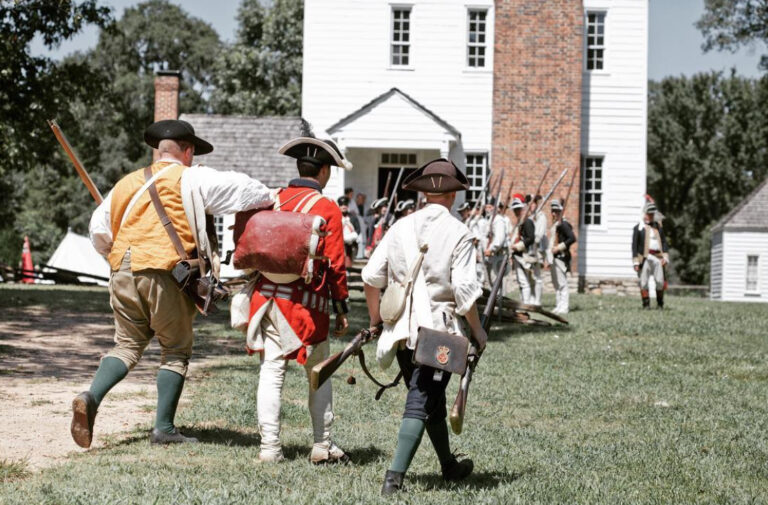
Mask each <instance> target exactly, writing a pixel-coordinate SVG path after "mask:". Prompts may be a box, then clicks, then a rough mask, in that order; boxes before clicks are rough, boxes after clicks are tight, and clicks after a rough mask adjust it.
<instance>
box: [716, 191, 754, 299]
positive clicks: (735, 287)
mask: <svg viewBox="0 0 768 505" xmlns="http://www.w3.org/2000/svg"><path fill="white" fill-rule="evenodd" d="M711 251H712V254H711V263H710V297H711V298H712V299H713V300H722V301H732V302H763V303H768V179H766V180H765V181H763V183H762V184H760V185H759V186H758V187H757V189H756V190H755V191H753V192H752V193H751V194H750V195H749V196H748V197H747V198H745V199H744V201H742V202H741V203H740V204H739V205H737V206H736V208H734V209H733V210H732V211H731V212H729V213H728V214H727V215H726V216H725V217H724V218H723V219H721V220H720V221H719V222H718V223H717V224H716V225H715V226H714V227H713V228H712V249H711Z"/></svg>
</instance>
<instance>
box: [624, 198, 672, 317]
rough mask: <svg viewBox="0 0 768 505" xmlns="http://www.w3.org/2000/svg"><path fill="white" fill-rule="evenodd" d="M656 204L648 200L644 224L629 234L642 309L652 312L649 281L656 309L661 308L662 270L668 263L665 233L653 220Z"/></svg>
mask: <svg viewBox="0 0 768 505" xmlns="http://www.w3.org/2000/svg"><path fill="white" fill-rule="evenodd" d="M655 214H656V204H655V203H654V202H653V201H652V200H651V201H648V202H646V204H645V206H644V208H643V221H642V222H641V223H638V224H637V225H635V227H634V228H633V230H632V263H633V264H634V267H635V272H637V274H638V276H639V278H640V296H641V297H642V299H643V308H644V309H650V308H651V298H650V295H649V292H648V288H649V285H650V280H651V277H653V280H654V282H655V284H656V304H657V308H659V309H663V308H664V291H665V290H666V289H667V280H666V272H665V267H666V266H667V264H668V263H669V246H668V245H667V238H666V237H665V236H664V229H663V228H662V227H661V225H660V224H659V223H658V221H657V220H656V219H655Z"/></svg>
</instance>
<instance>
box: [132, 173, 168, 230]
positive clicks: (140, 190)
mask: <svg viewBox="0 0 768 505" xmlns="http://www.w3.org/2000/svg"><path fill="white" fill-rule="evenodd" d="M177 164H178V163H172V164H170V165H166V166H165V167H163V168H162V169H161V170H159V171H158V172H157V173H156V174H155V175H153V176H152V178H151V179H149V180H148V181H146V182H145V183H144V185H143V186H142V187H140V188H139V190H138V191H137V192H136V193H134V195H133V198H131V201H130V202H128V206H127V207H126V208H125V212H123V218H122V219H121V220H120V227H122V226H123V223H125V220H126V219H128V215H129V214H130V213H131V211H132V210H133V207H134V205H136V202H138V201H139V197H141V195H143V194H144V192H145V191H146V190H147V188H149V187H150V186H151V185H152V183H153V182H155V181H156V180H157V179H159V178H160V176H161V175H163V174H164V173H165V172H166V171H168V169H169V168H171V167H175V166H176V165H177Z"/></svg>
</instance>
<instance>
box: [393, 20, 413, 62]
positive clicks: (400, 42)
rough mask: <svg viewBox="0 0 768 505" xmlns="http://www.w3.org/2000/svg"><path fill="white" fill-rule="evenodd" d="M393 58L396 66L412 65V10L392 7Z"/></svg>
mask: <svg viewBox="0 0 768 505" xmlns="http://www.w3.org/2000/svg"><path fill="white" fill-rule="evenodd" d="M391 47H392V56H391V60H390V61H391V63H392V65H394V66H407V65H409V63H410V49H411V8H410V7H392V46H391Z"/></svg>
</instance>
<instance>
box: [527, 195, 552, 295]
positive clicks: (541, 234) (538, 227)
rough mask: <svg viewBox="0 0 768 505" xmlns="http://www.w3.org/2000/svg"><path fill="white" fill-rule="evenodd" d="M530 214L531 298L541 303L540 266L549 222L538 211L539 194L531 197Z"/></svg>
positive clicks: (541, 281) (544, 252)
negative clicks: (533, 230) (531, 239)
mask: <svg viewBox="0 0 768 505" xmlns="http://www.w3.org/2000/svg"><path fill="white" fill-rule="evenodd" d="M530 200H531V204H530V205H531V216H532V217H533V225H534V229H535V232H534V239H533V250H534V252H535V254H534V255H533V258H534V261H533V262H532V263H531V275H532V277H533V294H532V300H533V304H534V305H541V292H542V290H543V288H544V279H543V277H542V267H543V265H544V261H545V260H546V252H547V230H548V228H549V222H548V220H547V215H546V213H544V212H539V205H541V200H542V198H541V195H535V196H533V197H532V198H531V199H530Z"/></svg>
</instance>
